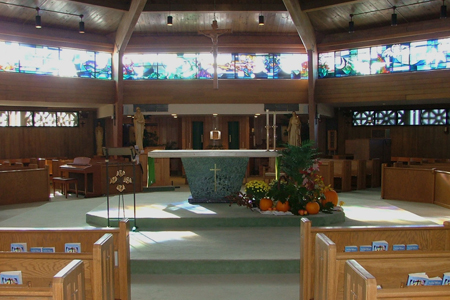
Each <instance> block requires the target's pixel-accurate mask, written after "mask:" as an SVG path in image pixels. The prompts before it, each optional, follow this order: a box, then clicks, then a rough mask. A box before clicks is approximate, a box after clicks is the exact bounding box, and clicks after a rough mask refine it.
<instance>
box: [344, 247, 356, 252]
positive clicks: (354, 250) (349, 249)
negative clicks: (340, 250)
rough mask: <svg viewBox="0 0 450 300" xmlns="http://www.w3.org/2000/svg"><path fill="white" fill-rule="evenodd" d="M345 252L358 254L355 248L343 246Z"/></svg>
mask: <svg viewBox="0 0 450 300" xmlns="http://www.w3.org/2000/svg"><path fill="white" fill-rule="evenodd" d="M344 251H345V252H358V247H357V246H345V249H344Z"/></svg>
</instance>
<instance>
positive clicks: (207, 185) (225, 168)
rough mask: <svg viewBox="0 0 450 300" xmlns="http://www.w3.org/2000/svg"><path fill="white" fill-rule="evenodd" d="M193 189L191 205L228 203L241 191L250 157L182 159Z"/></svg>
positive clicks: (190, 199)
mask: <svg viewBox="0 0 450 300" xmlns="http://www.w3.org/2000/svg"><path fill="white" fill-rule="evenodd" d="M181 161H182V162H183V166H184V169H185V171H186V177H187V181H188V183H189V187H190V189H191V193H192V197H191V198H189V202H190V203H199V202H200V203H201V202H227V199H226V197H227V196H230V195H232V194H235V193H238V192H239V191H240V190H241V187H242V182H243V180H244V177H245V171H246V169H247V165H248V157H198V158H193V157H185V158H181Z"/></svg>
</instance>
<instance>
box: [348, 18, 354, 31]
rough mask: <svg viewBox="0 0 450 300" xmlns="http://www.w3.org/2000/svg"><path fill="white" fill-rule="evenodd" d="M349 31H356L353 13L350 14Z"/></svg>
mask: <svg viewBox="0 0 450 300" xmlns="http://www.w3.org/2000/svg"><path fill="white" fill-rule="evenodd" d="M348 32H349V33H353V32H355V23H354V22H353V15H352V14H350V22H348Z"/></svg>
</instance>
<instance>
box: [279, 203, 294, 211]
mask: <svg viewBox="0 0 450 300" xmlns="http://www.w3.org/2000/svg"><path fill="white" fill-rule="evenodd" d="M276 209H277V210H278V211H282V212H287V211H289V210H290V209H291V207H290V206H289V202H287V201H286V202H284V203H281V201H278V202H277V206H276Z"/></svg>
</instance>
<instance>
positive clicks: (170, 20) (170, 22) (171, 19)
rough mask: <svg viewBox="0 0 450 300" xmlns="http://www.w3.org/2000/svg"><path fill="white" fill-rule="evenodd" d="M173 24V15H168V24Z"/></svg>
mask: <svg viewBox="0 0 450 300" xmlns="http://www.w3.org/2000/svg"><path fill="white" fill-rule="evenodd" d="M172 25H173V17H172V16H167V26H172Z"/></svg>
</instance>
